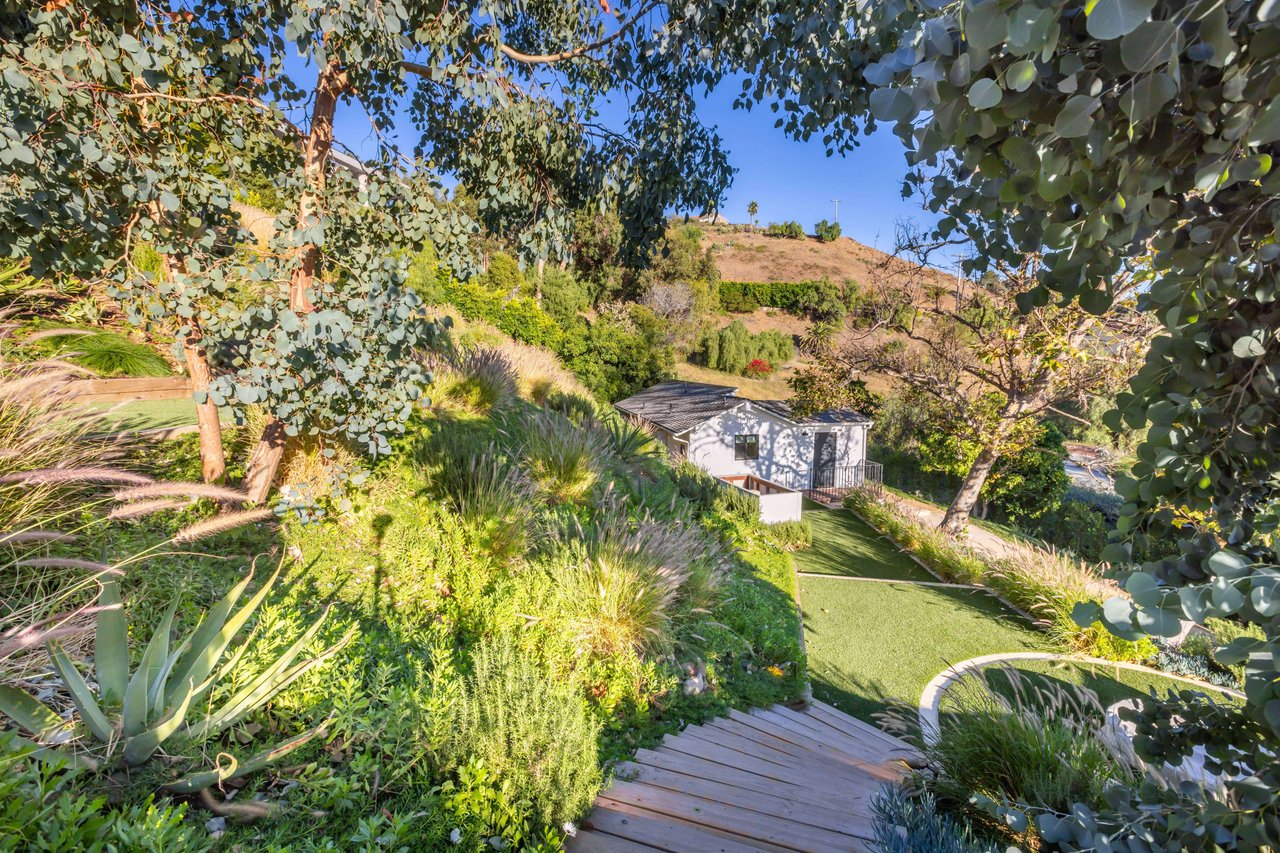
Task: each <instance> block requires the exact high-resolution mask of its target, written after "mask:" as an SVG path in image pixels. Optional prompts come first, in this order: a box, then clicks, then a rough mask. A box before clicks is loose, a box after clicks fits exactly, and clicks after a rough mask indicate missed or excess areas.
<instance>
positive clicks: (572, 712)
mask: <svg viewBox="0 0 1280 853" xmlns="http://www.w3.org/2000/svg"><path fill="white" fill-rule="evenodd" d="M471 661H472V666H473V670H472V673H471V675H470V676H468V677H467V678H466V679H464V680H463V682H462V684H461V686H460V689H457V690H456V693H454V692H452V691H451V693H450V695H449V696H448V697H446V699H445V701H447V702H448V710H447V712H445V713H444V714H442V715H441V716H440V718H439V720H438V723H439V725H438V726H437V727H436V736H435V737H434V738H433V743H435V744H436V750H437V756H438V758H439V761H440V764H441V766H442V767H443V769H445V770H447V771H452V772H460V771H463V770H467V771H469V772H470V774H471V775H474V774H475V771H476V770H477V768H481V769H483V770H484V771H485V773H486V774H492V775H493V776H494V777H496V780H497V784H496V785H494V786H493V787H494V788H496V789H497V790H496V791H495V793H496V794H497V795H498V796H499V797H500V798H501V799H502V800H503V803H502V805H503V807H504V808H503V809H501V811H503V812H506V813H509V814H528V815H531V816H532V818H533V821H534V823H535V824H537V825H538V826H530V827H518V826H516V827H513V826H511V825H510V824H511V822H510V821H504V823H507V825H506V826H496V825H494V826H490V827H488V829H489V830H490V831H491V832H493V833H495V834H496V833H501V836H504V838H503V840H504V841H506V842H508V843H519V842H520V841H521V840H523V839H524V838H527V837H531V836H537V835H539V834H541V833H539V832H538V829H539V828H547V827H551V828H554V829H555V830H557V831H558V830H559V828H560V827H562V826H563V825H564V824H566V823H570V822H576V821H578V820H580V819H581V818H582V817H583V816H584V815H585V814H586V812H587V811H588V810H589V809H590V808H591V804H592V801H593V800H594V799H595V796H596V793H597V792H598V791H599V790H600V785H601V782H602V777H601V773H600V766H599V759H598V757H597V755H598V745H597V743H598V739H599V737H600V725H599V723H598V722H596V720H595V719H594V717H593V716H592V715H591V712H590V710H589V709H588V707H587V703H586V700H585V699H584V698H583V697H582V695H581V693H580V692H579V691H578V689H577V688H576V687H575V685H573V684H572V683H566V682H565V681H563V680H560V679H557V678H552V677H550V675H549V674H548V673H547V672H546V671H544V670H543V669H542V667H541V666H539V665H538V664H537V662H536V661H535V660H533V659H531V658H530V656H529V655H527V654H525V653H522V652H521V651H520V649H519V648H517V646H516V645H515V643H514V642H513V640H511V639H510V638H507V637H504V636H497V637H493V638H486V639H484V640H481V641H480V643H479V644H478V645H477V646H476V647H475V648H474V650H473V654H472V656H471ZM464 781H465V780H464ZM451 787H452V786H451ZM464 787H465V786H464ZM459 805H463V804H459ZM473 811H474V810H473ZM491 820H494V822H495V823H496V822H497V821H496V819H493V818H491ZM513 836H515V837H513ZM499 849H501V848H499Z"/></svg>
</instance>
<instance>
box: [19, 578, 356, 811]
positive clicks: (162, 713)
mask: <svg viewBox="0 0 1280 853" xmlns="http://www.w3.org/2000/svg"><path fill="white" fill-rule="evenodd" d="M282 565H283V564H282ZM279 575H280V568H277V569H276V571H275V574H273V575H272V576H271V578H270V579H269V580H268V581H267V583H266V584H264V585H263V587H262V588H261V589H260V590H258V591H257V592H255V593H254V594H253V595H252V596H251V597H250V598H249V599H248V601H247V602H245V603H244V604H243V605H242V606H240V607H239V608H238V609H237V604H239V602H240V598H241V597H242V596H243V595H244V592H245V590H246V589H247V588H248V586H249V583H250V581H251V580H252V578H253V573H252V572H250V573H249V575H248V576H246V577H245V578H244V579H243V580H242V581H240V583H238V584H236V586H235V587H234V588H233V589H232V590H231V591H230V592H228V593H227V594H226V596H225V597H223V598H222V600H221V601H219V602H218V603H217V604H215V605H214V606H213V607H212V608H210V609H209V610H208V611H207V612H206V613H205V614H204V617H203V618H202V619H201V620H200V622H199V624H198V625H197V626H196V627H195V630H193V631H192V632H191V633H190V634H189V635H187V636H186V637H185V638H183V639H182V640H181V641H178V642H174V641H173V640H172V639H171V636H170V635H171V632H172V627H173V617H174V612H175V608H176V605H175V606H171V607H170V608H169V610H168V611H167V612H166V613H165V614H164V616H163V617H162V618H161V619H160V623H159V624H158V625H157V626H156V629H155V631H154V632H153V633H152V635H151V638H150V640H149V642H148V643H147V645H146V648H145V650H144V651H143V653H142V657H141V659H140V661H139V663H138V665H137V667H136V668H135V669H134V671H133V673H132V675H131V674H130V673H129V640H128V628H127V625H126V623H125V616H124V611H123V609H122V607H121V602H120V590H119V586H118V582H117V581H116V580H115V579H114V578H107V579H105V580H104V581H103V582H102V586H101V592H100V594H99V599H98V612H97V627H96V633H95V638H94V655H93V658H94V677H95V680H96V682H97V690H96V691H95V690H94V688H93V687H92V686H91V685H90V682H89V681H88V680H87V679H86V678H85V676H84V675H83V674H82V673H81V672H80V669H79V668H78V667H77V666H76V664H75V663H74V662H73V661H72V660H71V657H70V656H69V655H68V654H67V653H66V651H65V650H64V649H63V648H62V647H61V646H60V645H59V643H58V642H57V641H50V642H49V643H48V649H49V656H50V660H51V662H52V665H53V668H54V670H55V671H56V672H57V674H58V676H59V678H60V679H61V681H62V685H63V687H64V688H65V690H66V692H67V693H68V694H69V696H70V699H71V703H72V705H73V706H74V708H75V712H76V713H75V719H73V720H72V721H70V722H69V721H67V720H64V719H63V718H62V717H61V716H60V715H59V714H58V713H57V712H55V711H54V710H53V709H52V708H51V707H49V706H48V705H46V704H44V703H43V702H41V701H40V700H39V699H37V698H36V697H35V696H33V695H31V694H30V693H28V692H27V691H25V690H22V689H20V688H17V687H14V686H11V685H3V686H0V712H3V713H4V714H5V715H6V716H8V717H9V718H10V719H12V720H13V721H14V722H16V723H17V724H18V725H19V726H21V727H22V728H23V729H25V730H26V731H28V732H30V733H31V735H32V736H33V737H34V739H35V741H36V742H37V743H39V744H42V745H44V746H46V747H50V748H57V749H60V750H67V749H70V748H71V746H72V744H73V743H74V742H76V741H77V740H79V739H80V736H81V734H82V732H81V731H80V730H81V729H83V734H85V735H87V739H88V740H89V741H90V742H91V743H92V747H91V748H90V749H89V750H88V753H89V755H88V760H89V761H90V762H92V763H95V764H96V763H99V762H102V763H104V764H107V763H117V762H122V763H123V764H124V765H126V766H129V767H136V766H138V765H141V764H144V763H145V762H147V761H148V760H149V759H151V758H152V756H154V755H155V754H156V752H157V751H158V750H159V749H160V748H161V746H163V745H164V744H165V743H166V742H168V741H170V740H171V739H174V740H182V741H184V742H185V743H187V744H191V743H200V742H203V741H206V740H208V739H210V738H212V737H214V736H216V735H218V734H220V733H222V732H224V731H226V730H227V729H228V728H229V727H231V726H233V725H235V724H236V723H237V722H238V721H240V720H242V719H243V718H244V717H245V716H246V715H247V714H249V713H250V712H252V711H254V710H255V709H257V708H259V707H261V706H262V705H263V704H264V703H266V702H268V701H270V700H271V699H272V698H273V697H274V696H275V695H276V694H278V693H279V692H280V691H281V690H283V689H284V688H285V687H287V686H288V685H290V684H291V683H293V682H294V681H295V680H297V679H298V678H300V677H301V676H302V675H303V674H305V673H306V672H308V671H309V670H311V669H313V668H315V667H316V666H318V665H319V664H320V663H321V662H323V661H324V660H326V659H328V658H329V657H331V656H332V655H333V654H334V653H336V652H337V651H338V650H339V649H340V648H342V646H344V645H345V644H346V643H347V641H348V640H350V638H351V636H352V632H348V633H347V634H346V635H345V636H344V637H342V638H341V639H340V640H339V641H338V642H337V643H335V644H334V645H332V646H330V647H329V648H327V649H325V650H324V651H322V652H321V653H319V654H317V655H314V656H312V657H309V658H307V659H305V660H302V661H298V657H299V655H300V654H301V653H302V651H303V650H304V649H305V648H306V647H307V646H308V644H310V643H311V641H312V640H313V639H314V638H315V636H316V634H317V633H319V631H320V629H321V627H322V626H323V625H324V622H325V619H326V617H327V616H328V610H327V609H326V610H325V612H324V613H323V614H322V615H321V617H320V618H319V619H317V620H316V621H315V623H314V624H312V625H311V627H310V628H308V629H307V630H306V631H305V632H304V633H303V635H302V636H301V637H299V638H298V639H297V641H296V642H294V643H293V645H291V646H290V647H289V648H288V649H286V650H285V651H284V652H283V653H282V654H281V655H280V656H279V657H277V658H276V659H275V661H274V662H273V663H271V664H270V665H269V666H267V667H266V668H264V669H263V670H262V671H260V672H258V673H257V674H256V675H254V676H253V677H252V678H250V679H249V680H248V681H247V682H245V683H244V684H243V685H242V686H240V687H239V688H238V689H236V690H235V691H234V692H232V694H231V695H230V697H228V698H227V699H225V700H224V701H222V702H221V703H220V704H219V705H218V707H216V709H215V708H212V707H211V703H209V702H204V703H201V701H200V700H201V699H204V698H205V697H206V696H207V694H209V693H210V691H211V690H212V689H213V687H214V686H215V685H217V684H218V683H220V682H222V681H224V680H225V679H227V678H228V676H230V674H231V673H232V672H233V671H234V670H235V669H236V667H237V665H238V664H239V663H240V660H241V659H242V658H243V656H244V654H245V652H246V651H248V649H249V647H250V644H251V641H252V635H250V636H248V637H245V638H243V639H241V640H240V641H239V642H237V641H236V637H237V635H238V634H239V633H240V631H241V629H242V628H244V626H245V624H246V623H247V622H248V621H249V620H250V618H251V617H252V616H253V614H254V613H255V612H256V611H257V609H258V607H259V606H260V605H261V604H262V602H263V600H264V599H265V598H266V596H267V594H268V593H269V592H270V590H271V588H272V587H273V586H274V585H275V582H276V579H277V578H278V577H279ZM233 647H234V648H233ZM228 652H230V654H229V655H228V654H227V653H228ZM224 656H225V657H226V659H225V661H224V660H223V659H224ZM201 706H202V710H200V711H199V712H196V711H195V709H196V708H197V707H201ZM322 728H323V726H320V727H316V728H314V729H311V730H310V731H307V732H305V733H303V734H301V735H298V736H297V737H294V738H292V739H290V740H288V741H285V742H284V743H281V744H279V745H277V746H275V747H273V748H272V749H269V750H266V751H265V752H262V753H259V754H257V755H255V756H253V757H251V758H249V759H248V760H245V761H236V760H235V759H234V758H232V759H231V760H229V761H228V760H226V759H225V757H224V758H222V759H220V760H219V762H218V764H217V765H216V766H215V767H213V768H211V769H207V770H200V771H195V772H190V773H187V774H186V775H184V776H181V777H180V778H178V779H176V780H174V781H172V782H170V783H168V784H166V785H164V786H163V788H164V790H167V791H169V792H172V793H193V792H197V791H200V790H203V789H205V788H208V787H210V786H212V785H216V784H218V783H221V782H226V781H228V780H230V779H235V778H237V777H240V776H244V775H245V774H247V773H251V772H253V771H255V770H258V769H260V768H261V767H263V766H265V765H266V764H268V763H270V762H272V761H275V760H276V759H278V758H280V757H282V756H283V755H286V754H287V753H289V752H290V751H292V750H294V749H297V748H298V747H300V746H302V745H303V744H304V743H306V742H307V741H309V740H311V739H312V738H314V737H315V736H316V735H317V734H319V733H320V732H321V731H322Z"/></svg>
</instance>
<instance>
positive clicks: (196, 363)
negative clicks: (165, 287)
mask: <svg viewBox="0 0 1280 853" xmlns="http://www.w3.org/2000/svg"><path fill="white" fill-rule="evenodd" d="M160 265H161V270H162V271H163V273H164V277H165V278H166V279H168V280H169V281H170V282H174V281H176V278H177V272H178V271H177V270H176V269H175V268H174V259H173V256H172V255H161V256H160ZM190 327H191V331H190V332H189V333H188V334H187V336H186V337H185V338H184V339H183V341H182V357H183V360H184V361H185V362H186V365H187V376H189V377H190V378H191V392H192V396H193V397H195V398H203V399H204V402H203V403H196V426H197V427H198V428H199V430H200V472H201V476H202V477H203V478H204V481H205V482H206V483H218V482H221V481H222V477H223V475H225V474H226V473H227V455H226V452H225V451H224V450H223V448H222V423H221V421H220V419H219V418H218V407H217V406H216V405H215V404H214V403H213V401H212V400H210V399H209V385H210V383H212V382H213V370H212V369H211V368H210V367H209V354H208V353H207V352H205V350H204V347H202V346H201V345H200V342H201V340H203V338H204V335H203V333H202V332H201V330H200V324H199V322H198V321H197V320H196V319H195V318H194V317H193V318H192V319H191V323H190Z"/></svg>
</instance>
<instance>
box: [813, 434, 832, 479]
mask: <svg viewBox="0 0 1280 853" xmlns="http://www.w3.org/2000/svg"><path fill="white" fill-rule="evenodd" d="M835 484H836V434H835V433H833V432H819V433H815V434H814V436H813V488H815V489H830V488H832V487H833V486H835Z"/></svg>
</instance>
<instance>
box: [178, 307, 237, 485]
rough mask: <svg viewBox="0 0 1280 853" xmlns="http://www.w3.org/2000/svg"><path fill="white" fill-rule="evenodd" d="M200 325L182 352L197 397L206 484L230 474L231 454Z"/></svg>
mask: <svg viewBox="0 0 1280 853" xmlns="http://www.w3.org/2000/svg"><path fill="white" fill-rule="evenodd" d="M200 338H201V335H200V327H199V326H196V325H194V322H193V324H192V329H191V334H189V335H187V339H186V340H184V341H183V342H182V354H183V356H184V357H185V358H186V362H187V375H189V376H190V377H191V390H192V392H193V393H194V396H195V397H196V398H197V399H203V400H204V402H203V403H196V424H197V425H198V426H199V428H200V468H201V471H202V473H203V475H204V481H205V482H206V483H217V482H220V481H221V480H222V477H223V475H224V474H226V473H227V456H226V453H225V452H224V451H223V449H222V424H221V422H220V421H219V419H218V407H217V406H216V405H215V404H214V402H213V401H212V400H210V399H209V383H210V382H212V381H213V371H212V370H210V369H209V354H208V353H206V352H205V351H204V347H202V346H200Z"/></svg>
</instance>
